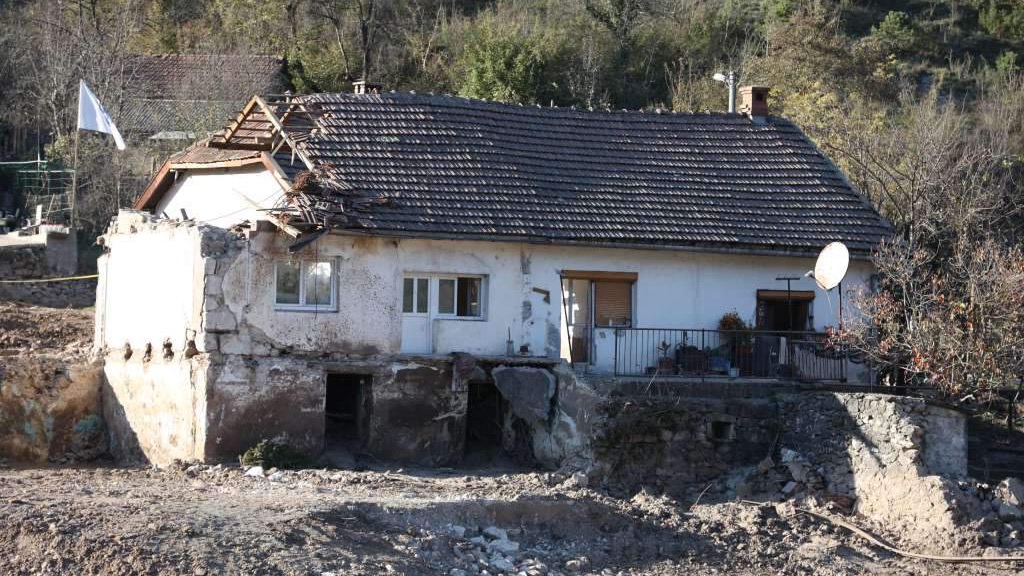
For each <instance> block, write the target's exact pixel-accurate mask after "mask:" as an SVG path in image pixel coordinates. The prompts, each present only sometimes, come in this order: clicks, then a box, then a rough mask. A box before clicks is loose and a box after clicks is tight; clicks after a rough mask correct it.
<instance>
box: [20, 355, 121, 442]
mask: <svg viewBox="0 0 1024 576" xmlns="http://www.w3.org/2000/svg"><path fill="white" fill-rule="evenodd" d="M102 380H103V372H102V368H101V365H100V363H98V362H96V363H90V362H84V361H83V362H75V363H69V362H67V361H65V360H62V359H60V358H57V357H50V356H33V357H19V358H12V357H5V358H2V359H0V458H10V459H12V460H18V461H23V462H46V461H48V460H49V461H63V460H90V459H93V458H96V457H97V456H100V455H102V454H104V453H106V448H107V443H106V432H105V427H104V423H103V419H102V417H101V414H102V412H101V400H100V387H101V383H102Z"/></svg>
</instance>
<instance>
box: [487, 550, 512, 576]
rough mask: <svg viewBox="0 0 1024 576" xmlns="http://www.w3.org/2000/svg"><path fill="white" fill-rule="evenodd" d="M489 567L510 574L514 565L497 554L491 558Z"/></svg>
mask: <svg viewBox="0 0 1024 576" xmlns="http://www.w3.org/2000/svg"><path fill="white" fill-rule="evenodd" d="M491 566H494V567H495V568H497V569H498V570H501V571H502V572H511V571H512V570H514V569H515V567H516V565H515V564H513V563H512V562H509V560H508V558H505V557H504V556H501V555H498V554H495V555H493V556H491Z"/></svg>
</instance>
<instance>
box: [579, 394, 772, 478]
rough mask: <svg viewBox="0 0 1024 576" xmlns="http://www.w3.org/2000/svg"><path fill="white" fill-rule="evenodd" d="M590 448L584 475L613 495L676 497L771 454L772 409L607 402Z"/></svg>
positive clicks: (725, 401) (665, 400)
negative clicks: (646, 490) (647, 492)
mask: <svg viewBox="0 0 1024 576" xmlns="http://www.w3.org/2000/svg"><path fill="white" fill-rule="evenodd" d="M600 411H601V414H602V416H603V418H604V421H603V423H602V424H601V426H600V427H599V429H598V430H597V432H596V434H595V435H594V438H593V440H592V443H593V464H592V468H591V471H590V474H591V475H592V476H594V477H595V478H597V479H598V480H599V481H600V482H602V483H604V484H605V485H606V486H607V487H608V488H609V489H610V490H612V492H614V493H618V494H624V493H630V492H634V491H636V490H638V489H639V488H640V487H642V486H648V487H651V488H654V489H657V490H660V491H665V492H668V493H670V494H675V495H682V494H683V493H685V492H686V491H687V490H688V489H689V488H690V487H691V486H692V485H695V484H706V483H707V482H709V481H711V480H713V479H715V478H718V477H719V476H721V475H723V474H725V473H727V472H729V471H731V470H733V469H734V468H736V467H740V466H747V465H752V464H757V462H759V461H760V460H762V459H764V458H765V457H766V456H768V455H769V454H771V452H772V450H773V447H774V442H775V439H776V438H777V436H778V434H779V429H780V426H781V421H780V419H779V409H778V405H777V404H776V403H775V402H773V401H771V400H768V399H760V398H691V397H679V396H676V397H666V396H662V397H658V396H651V397H643V396H626V397H613V398H611V399H609V400H608V401H607V402H605V403H603V404H602V405H601V407H600Z"/></svg>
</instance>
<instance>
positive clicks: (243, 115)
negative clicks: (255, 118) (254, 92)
mask: <svg viewBox="0 0 1024 576" xmlns="http://www.w3.org/2000/svg"><path fill="white" fill-rule="evenodd" d="M256 101H257V99H256V98H253V99H252V100H249V103H248V104H246V105H245V108H242V111H241V112H240V113H239V114H238V117H237V118H236V119H235V121H234V122H233V123H232V124H231V126H230V127H229V128H228V129H227V131H226V132H225V133H224V142H228V141H230V140H231V138H232V137H233V136H234V135H235V132H237V131H238V129H239V128H240V127H241V126H242V123H243V122H245V120H246V117H247V116H249V113H250V112H252V109H253V106H255V105H256Z"/></svg>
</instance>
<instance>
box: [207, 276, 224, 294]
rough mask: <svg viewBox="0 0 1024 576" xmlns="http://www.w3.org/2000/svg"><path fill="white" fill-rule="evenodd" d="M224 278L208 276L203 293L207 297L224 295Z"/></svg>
mask: <svg viewBox="0 0 1024 576" xmlns="http://www.w3.org/2000/svg"><path fill="white" fill-rule="evenodd" d="M223 286H224V278H222V277H220V276H217V275H213V276H207V277H206V282H205V283H204V285H203V293H204V294H206V295H207V296H219V295H221V294H223V293H224V288H223Z"/></svg>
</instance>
